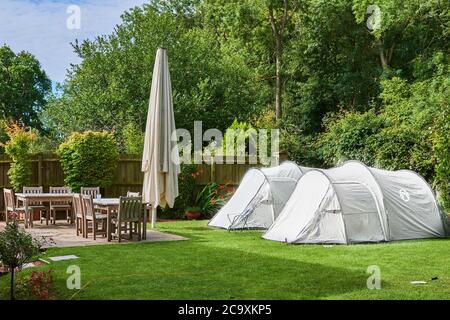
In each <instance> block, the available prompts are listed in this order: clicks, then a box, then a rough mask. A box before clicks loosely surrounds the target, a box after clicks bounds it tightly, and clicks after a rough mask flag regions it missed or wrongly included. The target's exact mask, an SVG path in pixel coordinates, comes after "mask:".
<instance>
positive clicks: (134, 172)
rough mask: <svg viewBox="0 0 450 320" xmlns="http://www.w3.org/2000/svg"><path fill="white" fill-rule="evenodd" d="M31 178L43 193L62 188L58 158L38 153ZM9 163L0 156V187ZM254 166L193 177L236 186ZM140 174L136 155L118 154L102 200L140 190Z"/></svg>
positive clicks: (205, 170)
mask: <svg viewBox="0 0 450 320" xmlns="http://www.w3.org/2000/svg"><path fill="white" fill-rule="evenodd" d="M31 161H32V177H31V184H30V186H43V188H44V191H45V192H47V191H48V189H49V187H50V186H63V185H64V173H63V171H62V168H61V164H60V162H59V159H58V157H57V156H56V155H55V154H52V153H50V154H38V155H35V156H33V158H32V160H31ZM10 164H11V160H10V159H9V158H8V156H6V155H0V188H1V189H2V191H3V188H9V187H11V185H10V182H9V178H8V174H7V172H8V170H9V168H10ZM255 166H257V165H254V164H248V163H246V164H213V165H210V164H206V163H203V164H199V165H197V167H198V168H197V169H198V172H199V173H200V175H199V176H198V177H197V178H196V181H197V184H198V185H205V184H207V183H209V182H211V181H213V182H216V183H218V184H229V185H237V184H239V182H240V181H241V179H242V177H243V176H244V174H245V172H246V171H247V170H248V169H249V168H251V167H255ZM142 180H143V174H142V172H141V159H140V157H136V156H126V155H122V156H121V157H120V160H119V163H118V166H117V169H116V173H115V175H114V180H113V183H112V185H111V186H110V187H107V188H106V189H105V190H102V194H103V195H104V196H105V197H118V196H120V195H125V194H126V193H127V191H128V190H130V191H141V190H142ZM3 210H4V197H3V192H1V196H0V211H3Z"/></svg>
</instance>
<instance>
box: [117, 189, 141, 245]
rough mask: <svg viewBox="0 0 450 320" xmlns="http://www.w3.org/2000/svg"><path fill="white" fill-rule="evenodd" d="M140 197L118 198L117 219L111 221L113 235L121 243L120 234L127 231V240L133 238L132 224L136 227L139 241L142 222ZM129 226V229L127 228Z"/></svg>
mask: <svg viewBox="0 0 450 320" xmlns="http://www.w3.org/2000/svg"><path fill="white" fill-rule="evenodd" d="M143 213H144V211H143V208H142V197H120V202H119V210H118V212H117V217H115V218H113V219H111V223H112V229H113V230H114V235H115V236H116V237H117V239H118V240H119V242H121V241H122V232H123V231H125V232H126V231H127V230H129V234H128V235H129V239H130V240H131V239H132V238H133V229H134V228H133V224H135V225H136V229H137V234H138V237H139V241H140V240H141V225H142V221H143V218H144V216H143ZM128 225H129V227H128Z"/></svg>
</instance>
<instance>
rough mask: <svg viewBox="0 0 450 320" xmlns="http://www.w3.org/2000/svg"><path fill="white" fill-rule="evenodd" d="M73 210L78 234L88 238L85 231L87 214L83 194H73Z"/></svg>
mask: <svg viewBox="0 0 450 320" xmlns="http://www.w3.org/2000/svg"><path fill="white" fill-rule="evenodd" d="M73 211H74V217H75V228H76V230H77V236H79V235H80V233H81V235H82V236H83V238H87V235H86V232H85V216H84V208H83V199H82V197H81V194H79V193H76V194H74V195H73Z"/></svg>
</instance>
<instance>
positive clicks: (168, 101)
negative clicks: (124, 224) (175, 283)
mask: <svg viewBox="0 0 450 320" xmlns="http://www.w3.org/2000/svg"><path fill="white" fill-rule="evenodd" d="M175 130H176V129H175V117H174V114H173V103H172V85H171V83H170V73H169V63H168V57H167V51H166V50H164V49H158V51H157V53H156V60H155V66H154V69H153V80H152V89H151V93H150V102H149V110H148V115H147V125H146V130H145V142H144V153H143V156H142V172H144V183H143V189H142V198H143V202H145V203H148V204H150V205H151V206H152V208H154V209H155V208H156V207H158V206H161V207H165V206H166V205H169V207H173V205H174V202H175V198H176V197H177V196H178V174H179V173H180V166H179V156H178V148H177V141H176V139H172V137H173V136H175ZM153 216H155V214H154V215H153ZM153 219H155V217H153Z"/></svg>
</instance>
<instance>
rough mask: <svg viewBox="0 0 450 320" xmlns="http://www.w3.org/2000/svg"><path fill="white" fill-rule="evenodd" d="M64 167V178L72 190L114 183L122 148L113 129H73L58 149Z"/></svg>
mask: <svg viewBox="0 0 450 320" xmlns="http://www.w3.org/2000/svg"><path fill="white" fill-rule="evenodd" d="M57 154H58V156H59V157H60V158H61V166H62V168H63V171H64V182H65V184H66V185H67V186H69V187H71V188H72V190H75V191H78V190H79V189H80V188H81V187H87V186H99V187H101V188H105V187H107V186H109V185H111V183H112V180H113V177H114V171H115V169H116V167H117V163H118V160H119V149H118V146H117V143H116V140H115V139H114V136H113V134H112V133H109V132H106V131H103V132H95V131H86V132H83V133H78V132H75V133H72V134H71V135H70V137H69V138H68V139H67V141H66V142H64V143H63V144H61V145H60V146H59V148H58V150H57Z"/></svg>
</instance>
